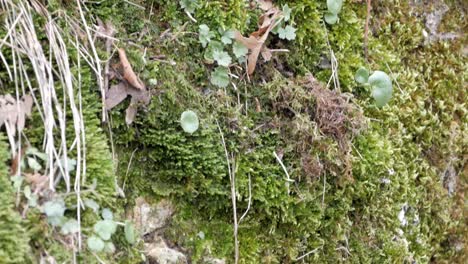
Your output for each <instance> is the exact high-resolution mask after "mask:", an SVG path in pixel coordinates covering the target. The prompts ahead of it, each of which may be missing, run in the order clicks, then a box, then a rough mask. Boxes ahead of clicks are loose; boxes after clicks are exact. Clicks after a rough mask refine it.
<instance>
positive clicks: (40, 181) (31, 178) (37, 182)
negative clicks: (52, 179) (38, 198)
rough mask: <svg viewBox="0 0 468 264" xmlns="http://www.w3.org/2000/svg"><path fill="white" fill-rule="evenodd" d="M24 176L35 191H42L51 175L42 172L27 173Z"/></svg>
mask: <svg viewBox="0 0 468 264" xmlns="http://www.w3.org/2000/svg"><path fill="white" fill-rule="evenodd" d="M24 178H25V180H26V182H27V183H29V184H31V187H32V190H33V192H34V193H40V192H41V191H42V190H43V189H44V188H46V187H47V184H48V182H49V177H48V176H46V175H42V174H40V173H25V174H24Z"/></svg>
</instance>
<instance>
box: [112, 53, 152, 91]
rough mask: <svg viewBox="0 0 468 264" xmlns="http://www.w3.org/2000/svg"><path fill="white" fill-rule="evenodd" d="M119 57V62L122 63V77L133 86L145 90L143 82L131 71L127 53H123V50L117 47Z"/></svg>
mask: <svg viewBox="0 0 468 264" xmlns="http://www.w3.org/2000/svg"><path fill="white" fill-rule="evenodd" d="M119 58H120V63H121V64H122V69H123V77H124V79H125V80H127V82H128V83H129V84H130V85H132V86H133V87H135V88H137V89H140V90H145V89H146V87H145V84H144V83H143V82H142V81H141V80H140V78H138V76H137V75H136V74H135V72H134V71H133V68H132V66H131V65H130V62H129V61H128V58H127V54H126V53H125V50H124V49H122V48H120V49H119Z"/></svg>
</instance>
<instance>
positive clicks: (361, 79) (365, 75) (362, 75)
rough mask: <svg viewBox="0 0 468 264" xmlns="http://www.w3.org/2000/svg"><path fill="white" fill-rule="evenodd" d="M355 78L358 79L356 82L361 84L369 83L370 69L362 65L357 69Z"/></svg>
mask: <svg viewBox="0 0 468 264" xmlns="http://www.w3.org/2000/svg"><path fill="white" fill-rule="evenodd" d="M354 79H356V82H358V83H360V84H364V83H367V82H368V81H369V71H368V70H367V69H366V68H364V67H360V68H359V69H358V70H357V71H356V76H354Z"/></svg>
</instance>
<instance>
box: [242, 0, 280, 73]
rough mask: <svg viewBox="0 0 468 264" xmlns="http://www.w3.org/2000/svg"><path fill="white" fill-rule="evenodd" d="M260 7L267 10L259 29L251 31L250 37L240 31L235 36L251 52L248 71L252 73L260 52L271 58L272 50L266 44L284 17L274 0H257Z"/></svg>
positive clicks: (266, 57) (266, 58)
mask: <svg viewBox="0 0 468 264" xmlns="http://www.w3.org/2000/svg"><path fill="white" fill-rule="evenodd" d="M257 3H258V5H259V8H260V9H262V10H263V11H265V12H264V13H263V14H262V15H261V16H260V19H259V23H258V30H257V31H255V32H253V33H251V34H250V35H249V37H244V36H242V34H241V33H240V32H239V31H235V32H234V38H235V39H236V40H237V41H238V42H240V43H242V44H243V45H244V46H246V47H247V48H248V50H249V51H250V54H249V56H248V58H247V72H248V74H249V75H252V74H253V73H254V71H255V67H256V65H257V60H258V57H259V55H260V54H262V57H263V58H264V59H265V60H266V61H269V60H270V59H271V50H269V49H268V48H266V47H265V46H264V44H265V41H266V40H267V38H268V35H269V34H270V32H271V31H272V30H273V29H274V28H275V27H276V26H277V25H278V24H279V23H280V22H281V20H282V19H283V12H282V11H281V10H280V9H278V8H277V7H276V6H274V5H273V3H272V1H267V0H263V1H261V0H259V1H257Z"/></svg>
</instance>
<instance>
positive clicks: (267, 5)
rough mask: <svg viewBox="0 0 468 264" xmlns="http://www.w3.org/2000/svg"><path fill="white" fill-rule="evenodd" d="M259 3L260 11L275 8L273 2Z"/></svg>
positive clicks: (258, 0) (262, 0)
mask: <svg viewBox="0 0 468 264" xmlns="http://www.w3.org/2000/svg"><path fill="white" fill-rule="evenodd" d="M257 3H258V7H260V9H262V10H265V11H267V10H269V9H270V8H272V7H273V3H272V1H271V0H257Z"/></svg>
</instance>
